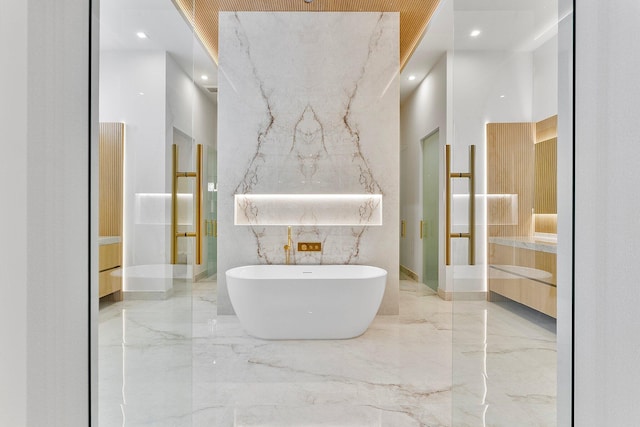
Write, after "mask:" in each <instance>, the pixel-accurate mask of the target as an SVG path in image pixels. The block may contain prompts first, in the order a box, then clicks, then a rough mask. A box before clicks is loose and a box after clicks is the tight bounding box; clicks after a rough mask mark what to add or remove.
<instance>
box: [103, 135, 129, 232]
mask: <svg viewBox="0 0 640 427" xmlns="http://www.w3.org/2000/svg"><path fill="white" fill-rule="evenodd" d="M99 152H100V172H99V184H98V187H99V201H98V204H99V234H100V236H121V237H122V179H123V162H124V123H100V140H99Z"/></svg>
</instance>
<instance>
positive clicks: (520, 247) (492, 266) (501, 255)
mask: <svg viewBox="0 0 640 427" xmlns="http://www.w3.org/2000/svg"><path fill="white" fill-rule="evenodd" d="M488 249H489V253H488V256H489V266H488V287H489V293H488V299H489V301H495V300H498V299H499V298H497V297H496V294H497V295H500V296H503V297H506V298H509V299H511V300H513V301H517V302H519V303H521V304H524V305H526V306H528V307H531V308H533V309H535V310H538V311H540V312H542V313H544V314H546V315H548V316H551V317H554V318H555V317H556V316H557V308H556V307H557V293H556V244H555V243H551V242H544V241H536V240H535V239H533V238H516V237H490V238H489V248H488Z"/></svg>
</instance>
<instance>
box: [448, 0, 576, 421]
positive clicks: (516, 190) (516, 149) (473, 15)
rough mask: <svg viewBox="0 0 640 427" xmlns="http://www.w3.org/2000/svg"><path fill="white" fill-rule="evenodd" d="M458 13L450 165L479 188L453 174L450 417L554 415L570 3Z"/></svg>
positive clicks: (461, 3)
mask: <svg viewBox="0 0 640 427" xmlns="http://www.w3.org/2000/svg"><path fill="white" fill-rule="evenodd" d="M453 16H454V50H453V52H452V59H451V60H452V68H453V78H452V79H453V107H452V109H453V119H454V135H455V137H454V139H453V142H452V144H451V147H452V148H451V150H452V172H454V173H457V172H467V171H468V169H469V168H471V167H474V168H475V182H476V183H475V193H476V195H475V203H470V197H474V196H472V195H471V196H470V194H473V193H472V192H471V191H470V188H469V183H468V182H460V181H463V180H458V179H452V180H453V181H454V182H453V183H452V185H451V193H452V194H451V200H452V202H451V203H452V221H451V222H452V224H451V227H452V233H453V236H454V237H453V239H452V243H451V245H452V249H451V250H452V254H451V261H452V262H451V266H450V267H449V268H448V274H449V275H451V277H452V279H453V280H452V299H453V301H454V302H453V354H452V357H453V388H452V391H453V413H452V425H478V426H481V425H482V426H484V425H519V426H525V425H531V426H537V425H544V426H552V425H556V419H557V407H556V401H557V335H556V318H557V312H558V311H557V293H556V289H557V286H558V283H557V276H556V263H557V259H556V253H557V250H556V249H557V245H558V244H559V243H561V242H558V241H557V216H558V213H557V209H556V206H557V160H556V159H557V155H556V152H557V144H563V143H565V144H566V143H570V142H569V141H559V140H558V138H557V136H558V134H557V122H558V74H559V71H558V22H559V19H561V18H562V17H563V13H562V12H560V13H559V6H558V2H557V1H556V0H546V1H538V0H535V1H534V0H522V1H515V2H508V4H506V3H504V2H502V3H500V4H498V3H496V2H491V1H469V0H454V1H453ZM469 145H475V146H476V159H475V165H474V166H470V165H469V155H468V153H469V149H468V146H469ZM474 204H475V212H472V213H471V215H472V218H474V219H475V225H474V224H473V222H470V220H469V215H470V214H469V209H470V208H472V207H473V205H474ZM465 233H468V234H469V235H474V234H475V248H474V249H475V251H474V252H475V260H472V259H470V256H469V253H470V251H469V246H468V245H469V244H470V242H473V239H471V238H466V237H465ZM474 261H475V262H474Z"/></svg>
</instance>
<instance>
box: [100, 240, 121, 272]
mask: <svg viewBox="0 0 640 427" xmlns="http://www.w3.org/2000/svg"><path fill="white" fill-rule="evenodd" d="M98 256H99V258H98V269H99V271H104V270H108V269H110V268H114V267H120V265H122V243H112V244H110V245H100V246H99V252H98Z"/></svg>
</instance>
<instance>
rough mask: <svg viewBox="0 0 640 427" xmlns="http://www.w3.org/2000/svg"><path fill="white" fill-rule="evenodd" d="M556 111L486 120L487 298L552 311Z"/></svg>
mask: <svg viewBox="0 0 640 427" xmlns="http://www.w3.org/2000/svg"><path fill="white" fill-rule="evenodd" d="M556 153H557V116H552V117H549V118H547V119H545V120H542V121H539V122H536V123H488V124H487V193H488V195H487V235H488V237H487V241H488V247H487V251H488V252H487V260H488V269H487V270H488V271H487V272H488V291H489V292H488V296H487V298H488V299H489V300H490V301H497V300H499V299H501V298H508V299H511V300H513V301H517V302H519V303H521V304H524V305H526V306H528V307H531V308H533V309H535V310H538V311H540V312H542V313H545V314H547V315H549V316H551V317H556V315H557V308H556V306H557V304H556V300H557V296H556V295H557V292H556V289H557V288H556V283H557V278H556V238H557V237H556V236H557V191H556V188H557V155H556Z"/></svg>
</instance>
